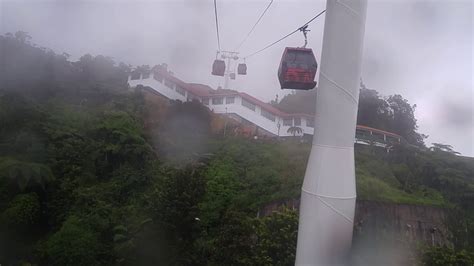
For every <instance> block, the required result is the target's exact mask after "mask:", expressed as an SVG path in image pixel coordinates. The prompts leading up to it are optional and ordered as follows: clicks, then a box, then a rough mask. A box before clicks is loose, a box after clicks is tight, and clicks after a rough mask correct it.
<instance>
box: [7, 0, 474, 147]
mask: <svg viewBox="0 0 474 266" xmlns="http://www.w3.org/2000/svg"><path fill="white" fill-rule="evenodd" d="M268 2H269V1H237V0H233V1H225V0H218V1H217V3H218V12H219V26H220V33H221V34H220V39H221V48H222V49H223V50H232V49H234V48H235V47H236V46H238V44H239V43H240V42H241V41H242V40H243V39H244V38H245V36H246V34H247V33H248V31H249V30H250V28H251V27H252V25H253V24H254V23H255V21H256V20H257V18H258V16H259V15H260V13H261V12H262V11H263V10H264V9H265V7H266V6H267V4H268ZM324 8H325V1H297V0H294V1H290V0H274V3H273V4H272V6H271V7H270V8H269V10H268V12H267V14H266V15H265V17H264V18H263V19H262V21H261V22H260V24H259V25H258V26H257V27H256V29H255V31H254V32H253V34H252V35H251V36H250V37H249V38H248V40H247V41H246V42H245V43H244V44H243V46H242V48H241V49H240V52H241V54H240V55H241V56H246V55H248V54H250V53H252V52H254V51H256V50H259V49H260V48H262V47H264V46H265V45H267V44H269V43H271V42H273V41H275V40H277V39H279V38H280V37H282V36H284V35H286V34H287V33H289V32H291V31H293V30H294V29H296V28H297V27H299V26H301V25H302V24H304V23H305V22H306V21H307V20H309V19H310V18H312V17H313V16H314V15H316V14H317V13H319V12H320V11H321V10H323V9H324ZM323 27H324V15H323V16H321V17H320V18H318V19H316V20H315V21H314V22H313V23H311V24H310V27H309V29H310V30H311V32H310V33H309V35H308V38H309V39H308V42H309V43H308V46H309V47H311V48H313V49H314V51H315V52H316V57H317V59H318V60H319V58H320V53H321V44H322V37H323ZM18 30H24V31H26V32H28V33H29V34H30V35H31V36H32V37H33V42H35V43H37V44H39V45H41V46H45V47H49V48H52V49H53V50H54V51H55V52H57V53H62V52H67V53H69V54H71V59H72V60H76V59H78V58H79V57H80V56H81V55H83V54H86V53H90V54H93V55H97V54H103V55H108V56H111V57H113V58H114V59H115V61H117V62H125V63H130V64H132V65H142V64H149V65H155V64H159V63H163V62H166V63H168V65H169V68H170V69H171V70H172V71H173V72H174V73H175V74H176V76H177V77H179V78H181V79H183V80H184V81H186V82H198V83H204V84H208V85H210V86H212V87H214V88H215V87H217V86H218V85H222V84H223V79H221V78H218V77H214V76H211V75H210V71H211V69H210V67H211V64H212V60H213V59H214V58H215V54H216V50H217V41H216V32H215V21H214V9H213V1H212V0H192V1H184V0H180V1H172V0H167V1H102V0H95V1H74V2H72V1H49V0H44V1H41V0H40V1H35V0H24V1H22V0H18V1H7V0H0V33H1V34H4V33H6V32H15V31H18ZM473 35H474V32H473V3H472V1H394V0H393V1H370V0H369V5H368V16H367V24H366V35H365V50H364V58H363V73H362V77H363V79H364V83H365V84H366V85H367V86H368V87H369V88H371V89H376V90H378V91H379V92H380V93H381V94H382V95H390V94H401V95H402V96H404V97H405V98H407V99H408V100H409V101H410V103H412V104H416V105H417V109H416V117H417V118H418V123H419V126H420V128H419V131H420V132H421V133H424V134H427V135H429V138H428V139H427V141H426V143H427V145H430V144H431V143H432V142H441V143H446V144H451V145H453V147H454V149H455V150H456V151H459V152H461V153H462V154H464V155H469V156H474V140H473V139H474V119H473V116H474V109H473V105H474V101H473V98H474V89H473V79H472V76H473V53H474V50H473V49H474V48H473V40H472V39H473ZM302 44H303V37H302V34H300V33H297V34H294V35H292V36H291V37H289V38H287V39H285V40H284V41H282V42H280V43H278V44H277V45H275V46H273V47H271V48H270V49H267V50H265V51H264V52H262V53H260V54H257V55H255V56H254V57H251V58H249V59H248V60H247V65H248V75H247V76H238V77H237V80H235V81H232V82H231V83H230V88H232V89H237V90H239V91H244V92H247V93H249V94H252V95H254V96H256V97H258V98H260V99H262V100H265V101H269V100H271V99H274V98H275V95H276V94H279V96H280V99H281V97H282V96H283V94H284V93H287V92H283V91H281V90H280V88H279V84H278V80H277V78H276V71H277V68H278V63H279V61H280V57H281V53H282V51H283V49H284V47H285V46H301V45H302Z"/></svg>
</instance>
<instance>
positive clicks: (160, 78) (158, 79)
mask: <svg viewBox="0 0 474 266" xmlns="http://www.w3.org/2000/svg"><path fill="white" fill-rule="evenodd" d="M153 78H154V79H155V80H156V81H159V82H161V83H163V77H162V76H161V75H160V74H158V73H155V74H154V75H153Z"/></svg>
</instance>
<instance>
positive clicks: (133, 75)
mask: <svg viewBox="0 0 474 266" xmlns="http://www.w3.org/2000/svg"><path fill="white" fill-rule="evenodd" d="M130 79H131V80H137V79H140V72H138V71H134V72H132V75H131V77H130Z"/></svg>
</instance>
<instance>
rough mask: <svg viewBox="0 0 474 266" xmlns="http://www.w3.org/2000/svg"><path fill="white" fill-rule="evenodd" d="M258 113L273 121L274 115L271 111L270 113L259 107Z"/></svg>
mask: <svg viewBox="0 0 474 266" xmlns="http://www.w3.org/2000/svg"><path fill="white" fill-rule="evenodd" d="M260 113H261V114H262V116H263V117H265V118H266V119H268V120H272V121H273V122H275V116H274V115H273V114H272V113H270V112H268V111H266V110H263V109H261V111H260Z"/></svg>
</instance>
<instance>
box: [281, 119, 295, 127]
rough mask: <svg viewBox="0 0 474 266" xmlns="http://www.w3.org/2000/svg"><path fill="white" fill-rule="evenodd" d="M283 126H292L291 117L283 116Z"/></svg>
mask: <svg viewBox="0 0 474 266" xmlns="http://www.w3.org/2000/svg"><path fill="white" fill-rule="evenodd" d="M283 125H284V126H293V118H285V119H283Z"/></svg>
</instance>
